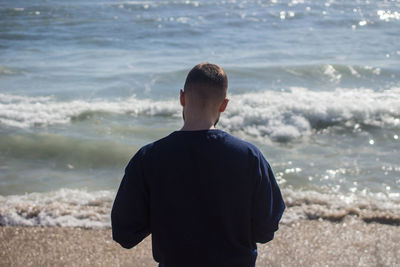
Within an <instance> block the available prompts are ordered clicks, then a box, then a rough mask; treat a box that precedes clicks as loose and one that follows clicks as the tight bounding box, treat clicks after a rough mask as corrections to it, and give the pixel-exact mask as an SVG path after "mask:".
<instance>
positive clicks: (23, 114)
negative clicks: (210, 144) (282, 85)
mask: <svg viewBox="0 0 400 267" xmlns="http://www.w3.org/2000/svg"><path fill="white" fill-rule="evenodd" d="M230 98H231V101H230V103H229V106H228V109H227V111H226V113H225V114H224V115H223V116H222V117H221V121H220V125H221V126H222V128H224V129H227V130H230V131H233V132H240V133H243V134H245V135H250V136H254V137H260V138H264V137H270V138H272V139H273V140H278V141H286V140H292V139H296V138H300V137H303V136H309V135H311V134H312V133H314V132H316V131H318V130H321V129H325V128H329V127H330V126H334V125H340V126H342V127H352V126H354V125H360V124H365V125H373V126H376V127H399V125H400V121H399V117H400V105H399V104H398V99H400V88H392V89H390V90H384V91H374V90H371V89H365V88H361V89H342V88H338V89H336V90H334V91H311V90H308V89H305V88H291V89H290V90H288V91H282V92H277V91H264V92H253V93H245V94H238V95H232V96H231V97H230ZM85 112H110V113H123V114H130V115H134V116H141V115H146V116H175V117H177V118H179V117H180V114H181V107H180V106H179V103H178V101H177V100H175V99H174V100H165V101H153V100H150V99H138V98H136V97H134V96H132V97H130V98H128V99H115V100H93V101H90V102H89V101H83V100H74V101H70V102H60V101H56V100H55V99H54V98H52V97H27V96H14V95H6V94H0V124H3V125H6V126H14V127H21V128H27V127H33V126H43V125H50V124H55V123H69V122H70V121H71V119H73V118H75V117H78V116H79V115H81V114H84V113H85Z"/></svg>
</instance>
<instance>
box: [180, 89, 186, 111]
mask: <svg viewBox="0 0 400 267" xmlns="http://www.w3.org/2000/svg"><path fill="white" fill-rule="evenodd" d="M179 100H180V102H181V106H182V107H184V106H185V92H184V91H183V90H182V89H181V90H180V92H179Z"/></svg>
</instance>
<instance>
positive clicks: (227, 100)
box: [219, 98, 229, 112]
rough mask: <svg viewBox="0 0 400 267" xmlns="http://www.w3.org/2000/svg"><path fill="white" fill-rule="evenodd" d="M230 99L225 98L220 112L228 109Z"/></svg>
mask: <svg viewBox="0 0 400 267" xmlns="http://www.w3.org/2000/svg"><path fill="white" fill-rule="evenodd" d="M228 102H229V99H228V98H225V99H224V101H223V102H222V104H221V105H220V106H219V112H224V111H225V109H226V106H227V105H228Z"/></svg>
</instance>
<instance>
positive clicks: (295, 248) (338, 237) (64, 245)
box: [0, 218, 400, 267]
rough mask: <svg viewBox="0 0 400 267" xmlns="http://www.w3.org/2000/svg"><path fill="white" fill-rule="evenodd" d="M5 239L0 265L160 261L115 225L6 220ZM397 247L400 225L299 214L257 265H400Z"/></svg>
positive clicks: (261, 248) (262, 251) (147, 244)
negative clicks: (114, 230) (129, 244)
mask: <svg viewBox="0 0 400 267" xmlns="http://www.w3.org/2000/svg"><path fill="white" fill-rule="evenodd" d="M0 240H1V241H0V266H60V265H61V266H133V267H136V266H149V267H152V266H154V267H156V266H158V265H157V263H155V262H154V260H153V257H152V253H151V238H150V237H148V238H146V239H145V240H144V241H143V242H141V243H140V244H139V245H138V246H137V247H135V248H133V249H130V250H126V249H123V248H122V247H120V246H119V245H118V244H117V243H115V242H114V241H112V239H111V229H110V228H106V229H84V228H71V227H19V226H1V227H0ZM398 251H400V227H399V226H394V225H387V224H379V223H366V222H363V221H360V220H357V219H355V218H348V219H345V220H343V221H342V222H330V221H326V220H299V221H297V222H295V223H292V224H283V225H281V226H280V229H279V231H278V232H277V233H276V235H275V239H274V240H273V241H271V242H269V243H267V244H258V258H257V267H260V266H297V265H300V266H327V265H328V266H398V265H400V254H399V253H398Z"/></svg>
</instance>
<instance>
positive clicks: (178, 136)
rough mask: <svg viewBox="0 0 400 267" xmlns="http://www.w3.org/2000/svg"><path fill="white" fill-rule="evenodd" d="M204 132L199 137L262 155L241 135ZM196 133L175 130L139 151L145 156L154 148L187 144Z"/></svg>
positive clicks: (215, 131)
mask: <svg viewBox="0 0 400 267" xmlns="http://www.w3.org/2000/svg"><path fill="white" fill-rule="evenodd" d="M203 134H204V135H201V134H199V135H198V136H199V137H200V136H201V137H204V136H206V137H207V138H209V139H210V140H213V141H214V142H216V143H219V144H221V145H224V146H226V147H230V148H232V149H235V150H242V151H246V152H247V153H250V154H253V155H254V156H257V157H258V156H260V155H262V153H261V151H260V150H259V149H258V147H257V146H255V145H254V144H252V143H250V142H249V141H246V140H243V139H241V138H239V137H236V136H234V135H232V134H230V133H228V132H225V131H223V130H210V131H204V132H203ZM194 135H196V134H195V133H192V135H190V134H187V133H186V134H185V133H184V132H181V131H174V132H172V133H170V134H169V135H167V136H165V137H163V138H160V139H158V140H156V141H154V142H151V143H149V144H146V145H144V146H143V147H142V148H141V149H140V150H139V151H138V153H140V154H141V155H143V156H145V155H146V154H149V153H151V152H152V151H154V150H159V149H166V148H168V147H170V146H175V145H177V144H181V145H185V139H186V140H187V138H193V136H194Z"/></svg>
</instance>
